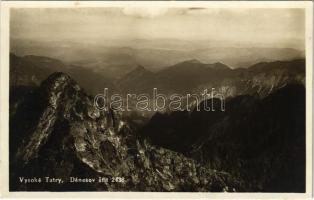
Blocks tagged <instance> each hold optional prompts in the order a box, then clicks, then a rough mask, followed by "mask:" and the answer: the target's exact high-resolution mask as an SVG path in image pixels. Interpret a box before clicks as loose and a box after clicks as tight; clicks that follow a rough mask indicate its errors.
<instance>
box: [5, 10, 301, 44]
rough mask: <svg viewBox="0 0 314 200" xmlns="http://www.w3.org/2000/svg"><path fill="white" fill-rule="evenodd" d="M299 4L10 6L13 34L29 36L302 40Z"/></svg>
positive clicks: (37, 37)
mask: <svg viewBox="0 0 314 200" xmlns="http://www.w3.org/2000/svg"><path fill="white" fill-rule="evenodd" d="M304 23H305V13H304V10H303V9H283V8H280V9H279V8H277V9H276V8H273V9H262V8H254V9H239V8H238V9H218V8H206V9H205V8H152V7H150V8H144V7H138V8H134V7H132V8H74V9H66V8H63V9H60V8H57V9H56V8H49V9H48V8H46V9H38V8H37V9H31V8H28V9H27V8H21V9H13V10H11V37H12V38H17V39H32V40H47V39H49V40H56V41H57V40H60V41H62V40H70V41H73V42H78V41H82V40H87V41H88V40H91V41H101V40H111V39H119V40H132V39H147V40H150V39H162V38H167V39H172V38H173V39H180V40H209V41H210V40H216V41H217V40H218V41H219V40H222V41H237V42H249V43H263V42H265V43H275V42H282V41H294V40H300V41H304V34H305V24H304Z"/></svg>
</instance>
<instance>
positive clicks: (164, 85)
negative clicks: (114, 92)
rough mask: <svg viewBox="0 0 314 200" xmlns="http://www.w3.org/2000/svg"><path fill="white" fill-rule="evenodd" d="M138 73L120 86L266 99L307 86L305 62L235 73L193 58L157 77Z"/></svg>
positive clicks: (279, 63) (273, 64)
mask: <svg viewBox="0 0 314 200" xmlns="http://www.w3.org/2000/svg"><path fill="white" fill-rule="evenodd" d="M137 70H138V69H136V70H135V71H133V72H131V73H129V74H127V75H126V76H124V77H123V78H122V79H121V80H120V82H121V83H123V84H120V89H121V90H122V91H136V92H146V93H147V92H151V90H152V88H158V89H159V90H161V91H163V92H164V93H166V94H173V93H183V94H184V93H191V92H193V93H200V92H202V91H203V90H204V89H206V88H207V89H211V88H215V89H216V90H217V91H220V92H221V93H223V94H224V95H225V96H226V97H228V96H237V95H241V94H253V95H256V94H257V95H259V96H266V95H268V94H269V93H271V92H272V91H273V90H276V89H278V88H281V87H283V86H285V85H287V84H289V83H294V82H297V83H304V77H305V76H304V74H305V61H304V60H302V59H300V60H292V61H276V62H269V63H266V62H265V63H258V64H255V65H253V66H252V67H250V68H247V69H243V68H242V69H234V70H233V69H230V68H229V67H228V66H226V65H224V64H222V63H214V64H204V63H201V62H200V61H198V60H195V59H194V60H188V61H184V62H180V63H178V64H176V65H173V66H169V67H167V68H165V69H163V70H161V71H158V72H155V73H154V74H153V73H150V72H149V73H147V71H146V73H143V72H141V73H138V72H137ZM142 74H143V75H142ZM125 80H127V81H125ZM118 82H119V81H118Z"/></svg>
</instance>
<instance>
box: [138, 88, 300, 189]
mask: <svg viewBox="0 0 314 200" xmlns="http://www.w3.org/2000/svg"><path fill="white" fill-rule="evenodd" d="M208 101H209V102H208V104H209V105H210V103H211V101H210V100H208ZM204 103H205V102H202V103H201V106H200V107H201V108H203V104H204ZM214 105H217V106H219V100H217V99H215V100H214ZM217 106H215V107H217ZM141 133H142V134H143V135H144V137H148V138H150V140H151V142H153V143H154V144H157V145H160V146H164V147H167V148H169V149H173V150H176V151H179V152H182V153H184V154H185V155H187V156H189V157H191V158H194V159H196V160H198V161H199V162H201V163H203V164H204V165H205V164H207V165H209V166H211V168H214V169H218V170H223V171H227V172H229V173H231V174H232V175H233V176H236V177H241V179H242V180H245V183H247V185H246V189H247V190H248V191H250V190H251V191H266V192H287V191H290V192H304V191H305V88H304V86H303V85H300V84H289V85H287V86H285V87H283V88H281V89H278V90H276V91H275V92H273V93H271V94H270V95H268V96H267V97H265V98H262V99H260V98H257V97H256V96H250V95H242V96H237V97H235V98H231V99H228V100H227V101H226V107H225V111H221V110H219V109H217V110H216V111H212V112H208V111H205V110H201V111H196V110H194V111H193V112H191V113H187V112H174V113H171V114H159V113H158V114H156V115H155V116H154V117H153V118H152V119H151V121H150V123H148V124H147V126H145V127H144V128H143V130H142V131H141Z"/></svg>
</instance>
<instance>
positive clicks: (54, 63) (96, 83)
mask: <svg viewBox="0 0 314 200" xmlns="http://www.w3.org/2000/svg"><path fill="white" fill-rule="evenodd" d="M54 72H65V73H68V74H70V75H71V76H73V77H74V78H75V79H76V80H77V81H78V82H79V84H81V85H82V87H83V88H84V89H86V90H88V91H89V92H90V93H92V94H96V93H101V92H103V88H104V87H105V86H107V87H110V88H112V89H114V88H115V86H114V84H113V81H112V80H111V79H108V78H107V77H105V76H103V75H101V74H98V73H95V72H93V70H91V69H88V68H86V67H81V66H75V65H68V64H65V63H63V62H62V61H60V60H57V59H52V58H48V57H43V56H34V55H28V56H24V57H19V56H16V55H14V54H12V53H11V54H10V86H39V85H40V83H41V82H42V81H43V80H45V79H46V78H48V76H49V75H50V74H52V73H54Z"/></svg>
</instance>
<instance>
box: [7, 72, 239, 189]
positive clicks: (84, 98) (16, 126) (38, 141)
mask: <svg viewBox="0 0 314 200" xmlns="http://www.w3.org/2000/svg"><path fill="white" fill-rule="evenodd" d="M23 113H24V114H23ZM10 172H11V173H10V190H13V191H15V190H35V191H70V190H80V191H86V190H109V191H242V190H243V183H242V182H241V180H240V179H235V178H234V177H232V176H231V175H230V174H228V173H226V172H223V171H221V172H220V171H216V170H214V169H210V168H208V167H206V166H202V165H201V164H199V163H198V162H196V161H195V160H193V159H191V158H187V157H185V156H183V155H182V154H180V153H177V152H174V151H171V150H167V149H164V148H162V147H157V146H153V145H151V144H150V143H149V142H147V141H146V140H140V139H138V136H137V135H136V134H135V131H134V130H133V129H132V127H130V126H129V125H128V123H127V122H124V121H122V120H121V119H120V118H119V115H118V114H116V113H114V112H113V111H110V112H100V111H99V110H97V109H96V108H95V107H94V106H93V99H92V98H91V97H90V96H88V95H87V94H86V93H85V92H84V91H83V90H82V89H81V88H80V87H79V86H78V85H77V83H76V82H75V81H73V80H72V79H71V78H70V77H69V76H67V75H66V74H63V73H54V74H52V75H50V76H49V78H48V79H47V80H45V81H44V82H43V83H42V84H41V86H40V87H39V88H38V89H37V90H35V92H34V93H33V94H32V95H30V96H29V98H28V99H27V100H25V101H24V102H23V103H21V105H20V106H19V107H18V108H17V110H16V112H15V115H14V116H12V118H11V120H10ZM46 176H49V177H58V178H62V179H63V181H64V183H62V184H51V183H41V184H36V183H35V184H28V185H27V184H21V183H20V182H19V177H46ZM71 176H72V177H80V178H84V177H87V178H92V177H94V178H96V180H97V179H98V177H108V178H109V180H110V179H111V178H116V177H121V178H122V179H124V181H121V182H115V183H110V182H107V183H98V182H97V181H96V182H95V183H93V184H90V183H89V184H87V183H69V177H71Z"/></svg>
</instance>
